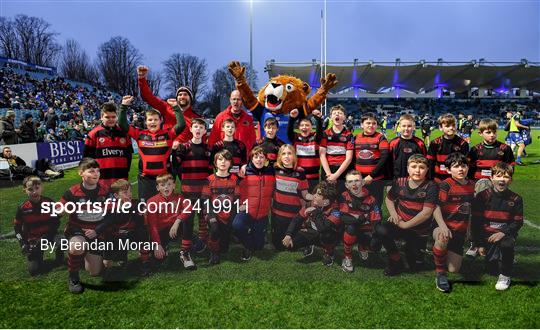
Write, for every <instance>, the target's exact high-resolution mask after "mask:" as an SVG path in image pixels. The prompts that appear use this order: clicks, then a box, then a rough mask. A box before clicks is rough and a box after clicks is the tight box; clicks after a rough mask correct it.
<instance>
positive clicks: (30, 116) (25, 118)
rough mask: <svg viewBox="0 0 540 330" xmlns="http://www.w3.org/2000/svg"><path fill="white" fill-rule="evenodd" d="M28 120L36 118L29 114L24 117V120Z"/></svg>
mask: <svg viewBox="0 0 540 330" xmlns="http://www.w3.org/2000/svg"><path fill="white" fill-rule="evenodd" d="M28 118H32V119H33V118H34V117H33V116H32V114H31V113H27V114H26V115H24V120H27V119H28Z"/></svg>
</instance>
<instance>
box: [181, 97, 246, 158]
mask: <svg viewBox="0 0 540 330" xmlns="http://www.w3.org/2000/svg"><path fill="white" fill-rule="evenodd" d="M229 100H230V102H231V105H229V106H228V107H227V108H226V109H225V110H223V111H222V112H220V113H219V114H218V115H217V117H216V120H215V122H214V126H213V127H212V131H211V132H210V137H209V138H208V145H209V146H212V145H214V143H216V142H218V141H221V140H223V132H222V131H221V124H222V123H223V121H224V120H225V119H232V120H233V121H234V123H235V124H236V132H235V133H234V138H235V139H236V140H239V141H242V142H244V144H245V145H246V149H247V152H248V153H249V152H250V151H251V149H252V148H253V145H254V144H255V141H256V136H255V127H254V126H253V116H251V115H250V114H248V113H247V112H246V111H244V110H242V97H241V96H240V92H239V91H237V90H234V91H232V93H231V97H230V99H229ZM184 115H185V114H184Z"/></svg>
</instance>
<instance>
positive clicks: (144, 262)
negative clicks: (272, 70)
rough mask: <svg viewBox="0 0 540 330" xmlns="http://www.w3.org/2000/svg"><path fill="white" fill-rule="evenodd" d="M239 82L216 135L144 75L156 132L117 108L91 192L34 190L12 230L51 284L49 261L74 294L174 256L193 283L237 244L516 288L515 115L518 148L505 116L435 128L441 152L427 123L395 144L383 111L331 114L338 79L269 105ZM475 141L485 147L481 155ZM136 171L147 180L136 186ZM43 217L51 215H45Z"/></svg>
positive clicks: (86, 177)
mask: <svg viewBox="0 0 540 330" xmlns="http://www.w3.org/2000/svg"><path fill="white" fill-rule="evenodd" d="M228 70H229V73H230V74H231V75H232V77H234V80H235V82H236V90H234V91H231V94H230V100H229V101H230V106H229V107H227V108H226V109H225V110H223V111H222V112H221V113H220V114H219V115H218V116H217V117H216V118H215V121H214V122H213V126H212V127H211V128H210V127H209V125H208V121H206V120H204V119H203V118H202V117H201V115H200V114H198V113H197V112H196V111H194V109H193V107H192V105H193V101H194V99H193V93H192V91H191V90H190V88H188V87H184V86H180V87H179V88H178V89H177V92H176V98H171V99H167V100H162V99H160V98H159V97H157V96H156V95H155V94H157V93H155V91H152V90H151V88H150V86H149V84H148V81H147V77H148V73H149V69H148V67H145V66H139V67H138V68H137V75H138V84H139V92H140V93H139V94H140V95H139V96H140V98H141V99H142V100H144V101H145V102H146V103H147V105H148V110H146V111H145V113H144V117H145V120H144V123H142V122H135V121H133V120H128V118H133V117H132V114H133V109H132V108H131V106H132V104H133V102H134V99H135V98H134V97H133V96H131V95H125V96H123V97H122V100H121V103H120V104H114V103H112V102H108V103H104V104H103V105H102V107H101V114H100V118H101V125H99V126H96V127H95V128H94V129H92V130H91V131H90V132H89V133H88V135H87V136H86V139H85V142H84V144H85V145H84V156H83V159H82V160H81V161H80V163H79V166H78V169H77V170H78V174H79V175H80V178H81V180H80V183H77V184H75V185H74V186H72V187H70V188H69V189H67V190H66V191H65V193H64V194H63V196H62V198H61V199H60V200H59V201H54V200H51V199H50V198H48V197H46V196H47V190H46V189H44V187H45V186H44V184H43V183H42V179H41V178H40V177H38V176H34V175H31V176H27V177H26V178H25V179H24V181H23V189H24V191H25V192H26V194H27V195H28V199H27V200H26V201H24V202H23V203H21V205H20V206H19V207H18V209H17V213H16V216H15V219H14V228H15V234H16V237H17V240H18V241H19V243H20V245H21V248H22V250H23V253H24V255H25V257H26V262H27V268H28V272H29V273H30V275H32V276H34V275H37V274H40V273H42V272H43V265H44V261H43V259H44V254H45V253H55V255H56V259H55V262H56V263H57V265H58V266H62V267H64V266H66V267H67V272H68V275H67V278H68V280H67V286H68V289H69V291H70V292H72V293H82V292H83V291H84V285H83V283H82V281H81V279H80V276H79V273H80V271H81V270H83V269H85V270H86V271H88V273H89V274H90V275H91V276H102V277H103V279H104V280H107V278H109V277H111V276H114V274H113V273H114V272H115V271H118V267H113V266H114V265H118V264H120V265H126V264H127V262H128V254H129V253H130V251H133V250H136V251H137V252H138V254H139V260H138V261H137V263H138V264H139V265H140V267H139V275H140V276H151V275H152V273H155V272H159V271H160V266H161V265H162V264H163V263H164V261H165V260H166V259H173V258H174V259H176V260H178V262H179V263H180V264H181V265H182V266H183V267H184V268H185V269H187V270H194V271H196V269H197V264H200V262H197V264H196V263H195V261H194V259H200V258H196V257H195V256H194V254H197V255H200V256H207V257H208V258H207V263H208V264H209V265H211V266H213V267H219V264H220V262H221V261H222V260H228V259H230V258H231V256H230V254H229V255H228V253H227V252H228V251H229V250H230V249H231V246H234V245H236V244H238V245H239V246H240V249H242V252H241V255H240V259H241V260H240V261H241V262H243V263H245V267H249V261H250V260H251V259H252V257H257V254H258V253H259V251H260V250H263V249H264V248H265V245H267V243H268V245H267V249H268V248H270V249H272V250H274V251H276V253H287V251H294V253H299V254H303V255H304V256H305V257H309V256H311V255H312V254H313V253H314V251H315V250H318V249H321V250H322V264H323V265H324V266H327V267H330V266H333V265H334V264H337V266H338V267H341V268H342V269H343V271H344V272H348V273H350V272H354V270H355V267H362V264H361V263H360V264H359V263H358V262H356V260H357V259H359V260H361V262H364V261H366V260H368V259H370V258H373V256H374V255H376V254H380V255H382V256H384V258H386V260H387V261H386V267H385V268H384V269H381V272H383V273H384V275H386V276H396V275H399V274H401V273H403V272H405V271H407V272H412V273H414V272H417V271H425V270H429V269H430V268H433V264H434V265H435V267H434V269H433V270H434V279H435V287H436V288H437V289H438V290H440V291H442V292H446V293H448V292H451V290H452V283H451V281H449V278H448V273H449V272H452V273H457V272H460V270H461V265H462V261H463V259H464V256H465V255H467V256H471V257H478V259H477V260H475V261H474V262H483V263H485V271H486V272H487V273H489V274H491V275H494V276H496V281H494V283H495V289H496V290H506V289H508V287H509V286H510V283H511V277H512V269H513V266H514V262H515V256H514V253H515V246H516V240H517V239H518V232H519V230H520V228H521V227H522V225H523V221H524V219H523V200H522V198H521V197H520V196H519V195H518V194H516V193H514V192H513V191H512V190H511V188H510V185H511V183H512V178H513V175H514V171H515V170H519V168H518V167H516V166H518V165H521V164H522V163H521V156H522V153H523V146H524V142H523V138H522V135H521V133H520V131H521V130H522V129H523V128H526V127H525V126H523V125H521V124H520V122H519V116H518V114H517V113H510V112H509V113H508V114H507V120H508V125H507V127H506V128H505V129H504V130H505V131H508V137H507V140H506V141H507V142H508V144H506V143H503V142H500V141H499V140H500V135H501V132H498V131H499V130H502V129H500V128H499V127H500V126H499V122H498V121H497V120H498V118H475V119H473V118H461V117H459V118H456V117H457V116H455V115H454V114H452V113H447V114H443V115H441V116H439V117H438V118H435V120H434V124H433V126H434V129H435V130H440V132H441V133H442V135H441V136H440V137H437V138H435V139H432V140H431V141H430V140H429V131H430V129H426V130H424V129H423V126H422V130H421V132H422V134H423V135H424V136H423V137H422V138H420V137H418V136H416V135H417V134H418V131H416V123H417V122H419V120H420V118H415V117H414V116H413V115H411V114H402V115H401V116H400V117H399V120H398V122H397V123H396V126H395V127H396V131H397V132H398V136H397V137H395V138H393V139H389V138H387V136H386V134H387V128H388V124H387V122H386V118H384V117H382V116H379V115H377V114H376V113H373V112H364V113H362V114H361V116H360V120H359V125H360V129H359V131H358V129H356V131H357V132H355V128H354V127H353V125H352V124H351V123H350V121H349V120H348V119H347V117H348V115H349V114H348V113H347V111H346V110H345V107H343V106H341V105H339V104H338V105H334V106H332V107H328V109H326V111H324V112H325V113H324V115H323V111H322V110H321V106H322V105H323V103H324V101H325V98H326V95H327V94H328V92H329V91H330V89H331V88H333V87H334V86H335V85H336V84H337V80H338V79H339V77H336V76H335V75H333V74H327V75H326V76H324V77H323V78H322V79H321V84H320V87H319V88H318V89H317V90H316V91H315V92H314V93H312V91H311V88H310V87H309V85H307V84H306V83H304V82H302V81H301V80H299V79H297V78H294V77H291V76H278V77H275V78H271V79H270V80H269V82H268V83H267V84H266V85H265V86H263V87H262V88H261V89H260V91H258V93H257V92H254V91H252V90H251V88H250V86H249V83H248V80H247V79H246V76H245V67H243V66H242V65H241V64H240V63H239V62H231V63H230V64H229V65H228ZM310 95H311V96H310ZM255 123H258V128H257V127H256V125H255ZM428 126H429V125H428ZM467 127H468V129H467ZM388 129H389V130H390V128H388ZM257 130H258V132H257ZM471 134H479V136H480V137H481V139H482V142H480V143H479V144H476V145H473V144H471V143H470V137H471ZM498 134H499V139H498ZM132 140H133V141H134V143H133V144H132ZM135 145H136V148H135V149H136V151H137V152H135V151H134V147H133V146H135ZM514 147H516V148H517V149H518V150H517V154H518V158H517V160H516V159H515V157H514V151H513V148H514ZM136 153H137V154H138V156H136V155H135V154H136ZM137 157H138V159H137ZM132 160H133V161H134V162H135V161H138V175H137V181H136V182H130V181H129V171H130V168H131V163H132ZM178 183H180V187H179V188H178V187H177V184H178ZM134 189H136V191H137V194H135V193H134V191H133V190H134ZM135 195H137V196H135ZM45 205H49V206H50V205H53V207H52V209H51V208H50V207H49V209H48V212H44V211H43V210H44V208H45ZM383 210H384V211H383ZM383 214H384V215H383ZM62 218H64V219H62ZM61 223H62V225H61ZM60 237H62V238H60ZM64 237H65V238H64ZM57 243H58V244H57ZM341 246H342V248H341ZM173 249H174V253H173V252H171V251H172V250H173ZM178 249H179V253H177V252H176V251H177V250H178ZM427 249H428V250H430V252H432V253H431V255H432V261H429V262H426V260H425V259H426V258H425V255H426V250H427ZM353 255H358V258H356V257H355V258H353ZM298 267H302V265H298ZM321 267H322V266H321Z"/></svg>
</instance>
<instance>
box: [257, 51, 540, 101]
mask: <svg viewBox="0 0 540 330" xmlns="http://www.w3.org/2000/svg"><path fill="white" fill-rule="evenodd" d="M266 71H267V72H268V75H269V77H275V76H277V75H280V74H285V75H292V76H295V77H298V78H300V79H302V80H304V81H306V82H308V83H309V84H310V86H312V87H314V88H316V87H319V86H320V77H321V64H320V63H319V62H317V61H315V60H314V61H313V62H311V63H279V62H275V61H274V60H271V61H267V66H266ZM326 72H328V73H335V74H336V76H337V79H338V81H339V82H338V85H337V86H336V87H335V88H334V89H333V90H332V92H333V93H338V92H342V91H344V90H346V89H350V88H357V89H360V90H365V91H367V92H370V93H377V92H380V91H382V90H385V89H389V88H393V87H394V88H395V87H399V88H400V89H404V90H408V91H411V92H414V93H423V92H430V91H433V90H436V89H439V88H442V89H445V90H449V91H454V92H466V91H467V90H469V89H471V88H474V87H476V88H485V89H493V90H496V91H498V92H503V91H507V90H509V89H512V88H522V89H527V90H529V91H533V92H538V91H540V63H530V62H528V61H527V60H521V61H520V62H518V63H509V62H498V63H491V62H490V63H487V62H485V61H483V60H480V61H479V62H476V61H471V62H451V63H448V62H442V61H441V60H439V61H438V62H425V61H420V62H415V63H412V62H400V61H399V59H398V60H396V62H395V63H394V62H379V63H377V62H372V61H370V62H358V61H356V60H355V61H354V62H350V63H328V64H327V66H326Z"/></svg>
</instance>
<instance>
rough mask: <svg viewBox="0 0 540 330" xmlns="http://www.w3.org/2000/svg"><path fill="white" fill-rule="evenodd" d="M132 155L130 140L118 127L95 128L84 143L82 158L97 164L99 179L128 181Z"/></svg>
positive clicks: (100, 126) (101, 126)
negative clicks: (93, 160) (89, 158)
mask: <svg viewBox="0 0 540 330" xmlns="http://www.w3.org/2000/svg"><path fill="white" fill-rule="evenodd" d="M132 154H133V148H132V146H131V139H130V138H129V136H128V135H127V133H125V132H123V131H122V129H120V127H118V126H114V127H112V128H111V127H106V126H103V125H99V126H96V127H95V128H94V129H93V130H91V131H90V132H89V133H88V136H87V137H86V140H85V142H84V157H91V158H94V159H95V160H96V161H97V162H98V163H99V172H100V179H101V180H105V181H108V182H110V181H115V180H118V179H125V180H127V179H128V176H129V169H130V166H131V158H132Z"/></svg>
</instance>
